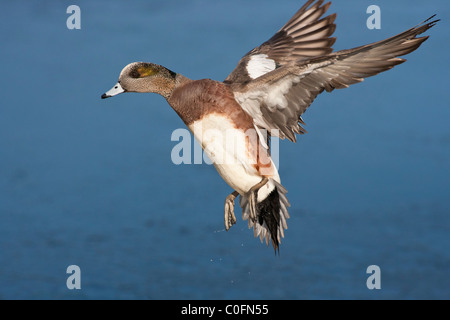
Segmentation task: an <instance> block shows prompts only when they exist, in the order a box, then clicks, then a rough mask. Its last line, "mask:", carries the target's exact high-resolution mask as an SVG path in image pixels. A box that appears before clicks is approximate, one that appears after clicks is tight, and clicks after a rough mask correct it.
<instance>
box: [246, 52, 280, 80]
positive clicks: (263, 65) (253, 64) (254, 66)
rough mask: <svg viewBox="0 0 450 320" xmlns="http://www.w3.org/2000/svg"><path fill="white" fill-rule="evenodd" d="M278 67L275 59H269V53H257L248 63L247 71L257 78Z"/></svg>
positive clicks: (251, 76) (253, 77)
mask: <svg viewBox="0 0 450 320" xmlns="http://www.w3.org/2000/svg"><path fill="white" fill-rule="evenodd" d="M276 67H277V65H276V63H275V60H272V59H269V57H268V55H267V54H256V55H254V56H250V60H249V61H248V63H247V72H248V75H249V76H250V78H252V79H256V78H259V77H261V76H262V75H265V74H266V73H269V72H271V71H273V70H275V69H276Z"/></svg>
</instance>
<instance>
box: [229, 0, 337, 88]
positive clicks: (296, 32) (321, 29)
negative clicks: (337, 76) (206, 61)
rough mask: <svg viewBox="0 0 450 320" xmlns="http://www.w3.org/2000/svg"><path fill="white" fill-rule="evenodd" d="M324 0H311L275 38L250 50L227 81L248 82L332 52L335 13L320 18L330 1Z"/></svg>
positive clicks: (334, 39)
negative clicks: (289, 64) (289, 65)
mask: <svg viewBox="0 0 450 320" xmlns="http://www.w3.org/2000/svg"><path fill="white" fill-rule="evenodd" d="M323 1H324V0H319V1H317V2H315V0H309V1H308V2H307V3H306V4H305V5H304V6H303V7H301V8H300V10H299V11H297V13H296V14H295V15H294V16H293V17H292V18H291V19H290V20H289V21H288V22H287V23H286V24H285V25H284V26H283V27H282V28H281V29H280V30H279V31H278V32H277V33H276V34H275V35H274V36H273V37H272V38H270V39H269V40H268V41H266V42H264V43H263V44H262V45H261V46H259V47H257V48H254V49H253V50H252V51H250V52H249V53H247V54H246V55H245V56H244V57H243V58H242V59H241V60H240V61H239V63H238V65H237V67H236V68H235V69H234V70H233V72H232V73H231V74H230V75H229V76H228V77H227V78H226V79H225V81H224V82H225V83H245V82H248V81H251V80H253V79H256V78H258V77H260V76H262V75H264V74H266V73H268V72H271V71H273V70H275V69H276V68H279V67H281V66H284V65H286V64H288V63H290V62H292V61H297V60H304V59H309V58H311V57H316V56H321V55H325V54H329V53H331V52H332V51H333V49H332V48H331V46H332V45H333V44H334V42H335V41H336V38H330V36H331V35H332V34H333V32H334V30H335V29H336V25H335V24H334V20H335V19H336V14H333V15H330V16H327V17H326V18H323V19H320V18H321V17H322V16H323V15H324V14H325V12H326V11H327V10H328V8H329V7H330V5H331V2H328V3H326V4H325V5H322V3H323ZM314 2H315V3H314ZM319 19H320V20H319Z"/></svg>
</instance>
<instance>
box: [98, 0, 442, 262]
mask: <svg viewBox="0 0 450 320" xmlns="http://www.w3.org/2000/svg"><path fill="white" fill-rule="evenodd" d="M330 5H331V2H327V3H325V4H324V0H309V1H307V2H306V3H305V4H304V5H303V6H302V7H301V8H300V9H299V10H298V11H297V12H296V13H295V14H294V16H293V17H292V18H291V19H290V20H289V21H288V22H287V23H286V24H285V25H284V26H283V27H282V28H281V29H280V30H278V31H277V32H276V33H275V34H274V35H273V36H272V37H271V38H270V39H269V40H267V41H266V42H264V43H263V44H261V45H260V46H258V47H256V48H254V49H252V50H251V51H249V52H248V53H247V54H245V55H244V56H243V57H242V59H241V60H240V61H239V62H238V64H237V66H236V68H235V69H234V70H233V71H232V72H231V73H230V74H229V75H228V77H227V78H226V79H225V80H223V81H216V80H211V79H200V80H192V79H189V78H187V77H186V76H184V75H181V74H180V73H177V72H174V71H172V70H170V69H168V68H166V67H163V66H161V65H158V64H155V63H150V62H133V63H130V64H128V65H127V66H125V67H124V68H123V70H122V71H121V72H120V75H119V80H118V82H117V84H116V85H114V86H113V87H112V88H111V89H110V90H109V91H107V92H106V93H104V94H103V95H101V98H102V99H106V98H110V97H113V96H116V95H118V94H121V93H126V92H140V93H156V94H159V95H161V96H162V97H164V98H165V99H166V101H167V102H168V104H169V105H170V106H171V107H172V109H173V110H174V111H175V112H176V113H177V114H178V116H179V117H180V118H181V119H182V120H183V122H184V123H185V125H186V126H187V128H188V129H189V130H190V131H191V132H192V134H193V135H194V137H195V139H196V140H197V141H198V142H199V144H200V145H201V147H202V148H203V150H204V152H205V153H206V154H207V155H208V157H209V158H210V160H211V161H212V163H213V164H214V166H215V168H216V169H217V171H218V173H219V175H220V176H221V177H222V178H223V180H224V181H225V182H226V183H227V184H228V185H229V186H230V187H231V188H232V189H233V192H231V193H230V194H229V195H228V196H227V197H226V198H225V206H224V222H225V229H226V230H227V231H228V230H229V229H230V228H231V226H233V225H234V224H235V223H236V221H237V220H236V215H235V212H234V207H235V200H236V198H237V197H238V196H239V205H240V207H241V209H242V218H243V220H247V221H248V226H249V229H251V228H253V233H254V236H255V237H256V238H258V237H259V238H260V240H261V242H264V240H265V242H266V244H267V246H269V242H270V243H271V244H272V246H273V248H274V250H275V254H276V253H277V252H278V253H279V246H280V243H281V239H282V238H284V232H285V230H286V229H287V220H288V219H289V218H290V216H289V211H288V208H289V207H290V203H289V201H288V199H287V196H286V194H287V190H286V188H285V187H284V186H283V185H282V183H281V179H280V175H279V172H278V169H277V167H276V166H275V164H274V161H273V159H272V157H271V153H270V151H271V150H270V138H271V137H278V138H279V139H281V140H284V139H287V140H289V141H292V142H296V137H297V135H303V134H305V133H306V132H307V131H306V130H305V129H304V126H305V122H304V121H303V119H302V115H303V114H304V113H305V111H306V110H307V109H308V107H309V106H310V105H311V104H312V103H313V101H314V100H315V99H316V97H317V96H318V95H319V94H321V93H322V92H324V91H327V92H331V91H333V90H335V89H343V88H347V87H349V86H350V85H352V84H356V83H360V82H362V81H363V80H364V79H365V78H368V77H371V76H374V75H377V74H379V73H381V72H384V71H387V70H390V69H392V68H393V67H395V66H397V65H399V64H402V63H403V62H405V61H406V59H404V58H401V57H402V56H404V55H407V54H409V53H411V52H413V51H415V50H416V49H418V48H419V47H420V46H421V44H422V43H423V42H424V41H426V40H427V39H428V37H429V36H420V37H419V35H421V34H423V33H424V32H426V31H427V30H428V29H430V28H431V27H433V26H434V25H435V24H436V23H437V22H438V21H439V20H433V21H431V20H432V19H433V18H434V17H435V15H433V16H432V17H430V18H429V19H427V20H425V21H423V22H422V23H420V24H419V25H417V26H415V27H413V28H410V29H408V30H406V31H404V32H402V33H399V34H397V35H395V36H393V37H390V38H388V39H385V40H381V41H378V42H375V43H371V44H367V45H363V46H359V47H355V48H353V49H348V50H341V51H333V48H332V46H333V44H334V43H335V41H336V38H335V37H332V35H333V33H334V31H335V29H336V24H335V19H336V13H334V14H331V15H327V16H325V14H326V12H327V11H328V9H329V7H330Z"/></svg>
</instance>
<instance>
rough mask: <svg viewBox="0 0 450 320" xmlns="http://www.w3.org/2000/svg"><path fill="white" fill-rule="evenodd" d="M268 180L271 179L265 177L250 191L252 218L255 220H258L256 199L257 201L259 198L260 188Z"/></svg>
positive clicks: (249, 200)
mask: <svg viewBox="0 0 450 320" xmlns="http://www.w3.org/2000/svg"><path fill="white" fill-rule="evenodd" d="M268 181H269V179H268V178H266V177H264V178H263V179H262V180H261V182H260V183H258V184H255V185H254V186H253V187H252V188H251V189H250V190H249V191H248V202H249V206H250V219H252V220H253V222H256V201H257V199H256V198H257V193H258V190H259V189H261V188H262V187H263V186H264V185H265V184H266V183H267V182H268Z"/></svg>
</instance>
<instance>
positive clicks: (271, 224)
mask: <svg viewBox="0 0 450 320" xmlns="http://www.w3.org/2000/svg"><path fill="white" fill-rule="evenodd" d="M268 183H269V184H271V187H272V188H273V190H271V191H270V192H269V194H268V195H267V196H266V197H265V198H264V199H258V198H257V204H256V215H257V218H256V221H255V222H253V221H252V219H249V216H250V208H249V205H248V199H247V197H243V196H241V197H240V199H239V205H240V206H241V208H242V218H243V219H244V220H248V227H249V229H250V228H252V227H253V233H254V235H255V238H257V237H259V238H260V239H261V242H263V240H264V239H266V243H267V245H269V238H270V240H271V242H272V246H273V248H274V249H275V254H276V253H277V252H279V250H280V243H281V238H284V230H285V229H287V222H286V220H287V219H289V213H288V210H287V208H288V207H290V204H289V201H288V199H287V198H286V193H287V190H286V189H285V188H284V187H283V186H282V185H281V184H279V183H278V182H276V181H275V180H273V179H270V180H269V182H268Z"/></svg>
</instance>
